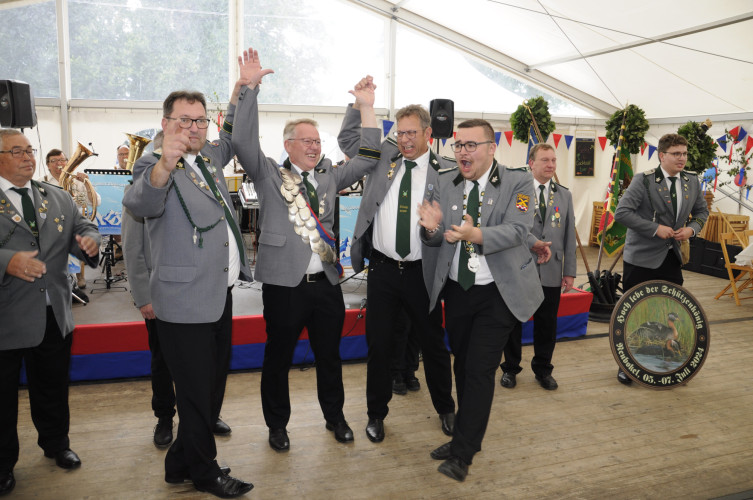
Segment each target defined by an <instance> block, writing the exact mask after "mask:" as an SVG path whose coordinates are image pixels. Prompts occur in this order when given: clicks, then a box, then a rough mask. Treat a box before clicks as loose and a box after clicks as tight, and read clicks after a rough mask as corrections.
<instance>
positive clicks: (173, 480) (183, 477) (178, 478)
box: [165, 467, 230, 484]
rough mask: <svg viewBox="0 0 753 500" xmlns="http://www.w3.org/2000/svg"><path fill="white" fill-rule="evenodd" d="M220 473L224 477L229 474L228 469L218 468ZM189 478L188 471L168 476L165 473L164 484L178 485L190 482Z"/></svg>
mask: <svg viewBox="0 0 753 500" xmlns="http://www.w3.org/2000/svg"><path fill="white" fill-rule="evenodd" d="M220 472H221V473H222V474H224V475H226V476H227V475H228V474H230V467H220ZM190 480H191V476H190V474H189V473H188V471H185V472H183V473H180V474H168V473H167V472H165V482H166V483H170V484H180V483H183V482H186V481H190Z"/></svg>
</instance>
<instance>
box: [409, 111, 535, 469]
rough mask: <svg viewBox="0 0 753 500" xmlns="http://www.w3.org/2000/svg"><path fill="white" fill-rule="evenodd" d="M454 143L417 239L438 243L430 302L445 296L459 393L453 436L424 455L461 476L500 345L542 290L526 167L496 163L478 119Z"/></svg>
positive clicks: (478, 434)
mask: <svg viewBox="0 0 753 500" xmlns="http://www.w3.org/2000/svg"><path fill="white" fill-rule="evenodd" d="M455 141H456V142H455V143H454V144H453V150H454V151H455V159H456V160H457V162H458V170H459V172H458V173H457V174H454V173H453V174H449V173H448V174H445V175H441V176H440V177H439V194H440V200H441V201H440V203H441V206H440V204H438V203H437V202H436V201H434V202H432V203H431V204H430V203H429V202H428V201H424V203H423V205H422V206H421V208H420V210H419V212H420V217H421V218H420V223H421V225H422V226H423V229H422V231H421V233H422V234H421V237H422V239H423V241H424V243H425V244H426V245H430V246H434V247H439V254H438V257H437V265H436V268H435V273H434V283H433V284H432V288H431V303H430V307H431V308H433V307H434V306H436V305H437V303H438V301H439V295H440V293H442V294H443V296H444V303H445V325H446V326H447V332H448V334H449V337H450V348H451V349H452V353H453V354H454V356H455V364H454V371H455V389H456V391H457V395H458V413H457V417H456V419H455V429H454V432H453V434H452V441H450V442H449V443H446V444H444V445H442V446H440V447H439V448H437V449H436V450H434V451H433V452H431V457H432V458H434V459H435V460H444V462H443V463H442V464H441V465H440V466H439V469H438V470H439V471H440V472H442V473H443V474H445V475H447V476H449V477H451V478H453V479H455V480H458V481H463V480H465V477H466V475H467V474H468V466H469V465H470V464H471V462H472V461H473V456H474V455H475V454H476V453H477V452H478V451H480V450H481V441H482V440H483V437H484V433H485V432H486V426H487V423H488V422H489V412H490V411H491V406H492V399H493V397H494V373H495V372H496V370H497V366H499V362H500V360H501V359H502V350H503V349H504V347H505V344H506V343H507V339H508V337H509V335H510V333H511V332H513V331H514V330H515V329H516V328H520V323H521V322H522V321H526V320H528V318H530V317H531V314H533V312H534V311H535V310H536V308H537V307H538V306H539V305H540V304H541V301H542V300H543V292H542V291H541V285H540V283H539V280H538V276H537V275H536V266H535V264H536V260H537V259H535V258H534V257H533V256H532V255H531V252H530V251H529V248H528V245H527V240H526V238H527V236H528V233H529V232H530V231H531V227H532V226H533V209H532V208H531V207H530V203H531V200H532V199H533V179H532V177H531V173H530V172H529V171H528V169H527V168H525V167H524V168H520V169H508V168H504V167H500V166H499V165H498V164H497V161H496V160H495V159H494V152H495V151H496V149H497V147H496V143H495V141H494V129H493V128H492V127H491V125H490V124H489V123H488V122H487V121H485V120H477V119H474V120H467V121H465V122H463V123H460V124H459V125H458V128H457V134H456V138H455Z"/></svg>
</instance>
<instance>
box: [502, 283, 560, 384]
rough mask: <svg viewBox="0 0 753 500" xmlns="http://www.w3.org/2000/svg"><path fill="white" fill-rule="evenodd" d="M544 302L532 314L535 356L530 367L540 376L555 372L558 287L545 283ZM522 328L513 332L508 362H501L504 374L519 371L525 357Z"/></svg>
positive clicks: (508, 349)
mask: <svg viewBox="0 0 753 500" xmlns="http://www.w3.org/2000/svg"><path fill="white" fill-rule="evenodd" d="M542 289H543V290H544V302H542V303H541V305H540V306H539V308H538V309H536V312H535V313H533V359H532V360H531V370H533V373H535V374H536V375H538V376H540V377H545V376H547V375H551V374H552V370H554V366H552V355H553V354H554V346H555V345H556V343H557V310H558V309H559V307H560V297H561V296H562V290H561V288H560V287H558V286H544V287H542ZM522 338H523V330H522V328H518V329H516V330H515V331H514V332H512V333H511V334H510V338H509V340H508V341H507V345H506V346H505V361H504V363H502V364H501V365H500V367H501V368H502V370H503V371H504V372H505V373H508V372H512V373H515V374H518V373H520V371H521V370H522V368H521V367H520V361H521V358H522V356H523V355H522V347H523V342H522Z"/></svg>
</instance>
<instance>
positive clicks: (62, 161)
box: [48, 158, 68, 163]
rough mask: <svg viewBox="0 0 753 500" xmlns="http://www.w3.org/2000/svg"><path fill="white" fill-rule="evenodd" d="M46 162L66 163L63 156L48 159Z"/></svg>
mask: <svg viewBox="0 0 753 500" xmlns="http://www.w3.org/2000/svg"><path fill="white" fill-rule="evenodd" d="M48 163H68V160H66V159H65V158H58V159H57V160H50V161H49V162H48Z"/></svg>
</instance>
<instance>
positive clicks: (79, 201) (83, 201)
mask: <svg viewBox="0 0 753 500" xmlns="http://www.w3.org/2000/svg"><path fill="white" fill-rule="evenodd" d="M93 154H94V153H92V152H91V151H89V150H88V149H87V148H86V147H85V146H84V145H83V144H81V143H80V142H79V143H78V146H76V151H74V152H73V154H72V155H71V158H70V159H69V160H68V163H66V165H65V168H63V171H62V172H60V187H61V188H63V189H64V190H66V191H68V193H69V194H70V195H71V197H72V198H73V201H75V202H76V205H78V206H79V207H81V214H82V215H83V216H84V217H86V218H87V219H89V220H92V221H93V220H94V218H95V217H96V216H97V192H96V191H95V190H94V186H93V185H92V183H91V181H89V179H84V180H83V181H81V182H82V183H83V185H84V192H82V191H81V190H80V189H77V188H76V187H75V186H74V184H73V181H74V179H75V177H76V176H75V175H74V174H73V171H74V170H76V168H77V167H78V166H79V165H80V164H81V163H82V162H83V161H84V160H86V159H87V158H89V157H90V156H92V155H93Z"/></svg>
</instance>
